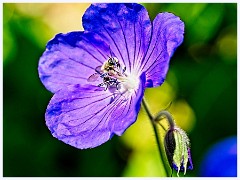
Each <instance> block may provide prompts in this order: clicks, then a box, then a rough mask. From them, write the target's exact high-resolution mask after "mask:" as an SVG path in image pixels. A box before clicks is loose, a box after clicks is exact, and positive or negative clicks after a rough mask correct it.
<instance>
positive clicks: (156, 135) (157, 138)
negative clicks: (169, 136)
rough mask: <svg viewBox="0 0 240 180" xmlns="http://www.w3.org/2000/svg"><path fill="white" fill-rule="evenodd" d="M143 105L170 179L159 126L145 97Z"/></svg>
mask: <svg viewBox="0 0 240 180" xmlns="http://www.w3.org/2000/svg"><path fill="white" fill-rule="evenodd" d="M142 104H143V108H144V109H145V111H146V113H147V116H148V118H149V119H150V121H151V124H152V126H153V130H154V134H155V137H156V141H157V146H158V151H159V155H160V158H161V160H162V162H163V166H164V170H165V172H166V174H167V176H168V177H170V175H169V173H168V171H167V169H168V164H167V163H166V162H165V161H164V154H163V153H164V150H163V149H162V148H161V144H160V139H159V136H158V130H157V126H156V125H157V124H156V123H155V118H154V117H153V115H152V114H151V112H150V110H149V108H148V105H147V103H146V101H145V98H144V97H143V100H142Z"/></svg>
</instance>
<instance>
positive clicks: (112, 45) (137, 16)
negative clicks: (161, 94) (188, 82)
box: [38, 4, 184, 149]
mask: <svg viewBox="0 0 240 180" xmlns="http://www.w3.org/2000/svg"><path fill="white" fill-rule="evenodd" d="M82 22H83V27H84V31H83V32H80V31H79V32H70V33H67V34H57V35H56V36H55V37H54V38H53V39H52V40H50V41H49V42H48V44H47V46H46V51H45V52H44V53H43V55H42V57H41V58H40V61H39V67H38V71H39V76H40V79H41V81H42V83H43V84H44V86H45V87H46V88H47V89H48V90H50V91H51V92H52V93H54V95H53V97H52V99H51V100H50V102H49V105H48V107H47V110H46V114H45V119H46V124H47V126H48V128H49V129H50V131H51V133H52V135H53V136H54V137H56V138H57V139H59V140H61V141H63V142H65V143H67V144H70V145H72V146H74V147H76V148H79V149H85V148H93V147H96V146H99V145H101V144H102V143H104V142H106V141H108V140H109V139H110V138H111V137H112V136H113V135H114V134H116V135H119V136H120V135H122V134H123V132H124V131H125V130H126V129H127V128H128V127H129V126H130V125H131V124H133V123H134V122H135V121H136V119H137V115H138V112H139V109H140V105H141V101H142V98H143V94H144V90H145V88H148V87H156V86H159V85H161V84H162V83H163V81H164V79H165V77H166V74H167V71H168V66H169V60H170V57H171V56H172V55H173V52H174V51H175V49H176V48H177V47H178V46H179V45H180V44H181V43H182V41H183V33H184V23H183V22H182V21H181V20H180V19H179V17H177V16H175V15H173V14H172V13H159V14H158V15H157V16H156V18H155V19H154V21H153V23H151V21H150V19H149V16H148V12H147V10H146V9H145V8H144V7H143V6H142V5H139V4H93V5H91V6H90V7H89V8H88V9H87V10H86V12H85V14H84V16H83V18H82Z"/></svg>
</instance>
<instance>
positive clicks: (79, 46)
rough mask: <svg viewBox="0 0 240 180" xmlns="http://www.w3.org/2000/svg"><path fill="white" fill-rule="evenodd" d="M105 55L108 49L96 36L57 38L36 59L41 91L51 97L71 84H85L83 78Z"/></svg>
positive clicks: (59, 36)
mask: <svg viewBox="0 0 240 180" xmlns="http://www.w3.org/2000/svg"><path fill="white" fill-rule="evenodd" d="M109 55H110V51H109V46H108V45H107V44H106V43H104V42H103V41H102V40H101V39H100V38H99V36H98V35H97V34H94V33H89V32H71V33H67V34H58V35H56V36H55V37H54V38H53V39H52V40H51V41H49V42H48V44H47V47H46V51H45V52H44V53H43V55H42V57H41V58H40V61H39V66H38V72H39V76H40V79H41V81H42V83H43V84H44V85H45V87H46V88H47V89H48V90H50V91H51V92H53V93H55V92H57V91H58V90H60V89H62V88H63V87H65V86H68V85H71V84H81V85H84V84H89V82H87V78H88V77H89V76H90V75H91V74H93V73H95V68H96V67H97V66H100V65H102V64H103V62H104V61H106V60H107V59H108V57H109Z"/></svg>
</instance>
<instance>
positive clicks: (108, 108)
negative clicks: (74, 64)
mask: <svg viewBox="0 0 240 180" xmlns="http://www.w3.org/2000/svg"><path fill="white" fill-rule="evenodd" d="M144 84H145V74H144V75H143V76H141V83H140V84H139V88H138V90H137V91H135V92H133V93H132V94H131V96H129V97H126V94H120V93H116V92H115V93H112V92H110V91H109V90H107V91H104V88H100V87H97V86H80V85H71V86H68V87H66V88H64V89H61V90H60V91H58V92H57V93H55V94H54V96H53V98H52V99H51V101H50V103H49V105H48V107H47V111H46V114H45V119H46V124H47V126H48V128H49V129H50V131H51V133H52V134H53V136H54V137H56V138H58V139H59V140H62V141H63V142H65V143H67V144H70V145H72V146H74V147H77V148H79V149H85V148H93V147H96V146H99V145H101V144H102V143H104V142H106V141H108V140H109V139H110V138H111V137H112V136H113V135H114V134H117V135H121V134H122V133H123V132H124V131H125V130H126V128H128V127H129V126H130V125H131V124H132V123H134V122H135V121H136V118H137V114H138V112H139V109H140V104H141V100H142V97H143V91H144Z"/></svg>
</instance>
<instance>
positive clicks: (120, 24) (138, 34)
mask: <svg viewBox="0 0 240 180" xmlns="http://www.w3.org/2000/svg"><path fill="white" fill-rule="evenodd" d="M82 21H83V27H84V29H85V30H87V31H91V32H95V33H97V34H99V35H100V36H101V37H102V38H103V40H104V41H105V42H107V43H108V44H109V45H110V48H111V50H112V51H113V53H114V54H115V56H117V58H118V59H119V60H120V61H121V62H123V63H124V64H125V66H126V67H127V73H129V72H131V71H135V69H137V66H139V65H140V62H141V59H142V58H143V56H144V54H145V52H146V50H147V46H148V44H149V41H150V35H151V22H150V19H149V16H148V13H147V11H146V9H145V8H144V7H143V6H142V5H140V4H119V3H114V4H93V5H91V6H90V7H89V8H88V9H87V10H86V12H85V14H84V16H83V20H82ZM135 74H136V73H135ZM140 75H141V72H139V76H140Z"/></svg>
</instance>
